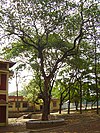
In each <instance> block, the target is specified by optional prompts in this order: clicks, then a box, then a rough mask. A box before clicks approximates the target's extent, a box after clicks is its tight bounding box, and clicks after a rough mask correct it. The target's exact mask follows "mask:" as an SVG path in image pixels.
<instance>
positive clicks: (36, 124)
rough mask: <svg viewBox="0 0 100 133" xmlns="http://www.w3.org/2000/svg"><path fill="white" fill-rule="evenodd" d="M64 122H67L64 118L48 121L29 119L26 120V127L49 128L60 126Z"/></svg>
mask: <svg viewBox="0 0 100 133" xmlns="http://www.w3.org/2000/svg"><path fill="white" fill-rule="evenodd" d="M64 123H65V120H64V119H59V120H48V121H35V120H29V121H27V122H26V128H27V129H40V128H48V127H55V126H60V125H63V124H64Z"/></svg>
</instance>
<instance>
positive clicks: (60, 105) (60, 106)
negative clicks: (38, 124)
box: [59, 93, 62, 114]
mask: <svg viewBox="0 0 100 133" xmlns="http://www.w3.org/2000/svg"><path fill="white" fill-rule="evenodd" d="M61 108H62V93H61V96H60V104H59V114H61Z"/></svg>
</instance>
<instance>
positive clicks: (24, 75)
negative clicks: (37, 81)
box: [8, 69, 32, 93]
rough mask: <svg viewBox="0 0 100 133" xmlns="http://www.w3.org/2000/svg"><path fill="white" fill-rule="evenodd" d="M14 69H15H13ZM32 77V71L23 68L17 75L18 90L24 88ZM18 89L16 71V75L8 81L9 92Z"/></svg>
mask: <svg viewBox="0 0 100 133" xmlns="http://www.w3.org/2000/svg"><path fill="white" fill-rule="evenodd" d="M13 71H14V69H13ZM31 79H32V72H31V71H29V70H23V71H21V72H20V74H18V77H17V83H18V90H22V89H23V87H24V86H25V85H27V84H28V83H29V81H30V80H31ZM14 91H17V87H16V74H15V72H14V75H13V77H12V78H11V79H9V82H8V93H11V92H14Z"/></svg>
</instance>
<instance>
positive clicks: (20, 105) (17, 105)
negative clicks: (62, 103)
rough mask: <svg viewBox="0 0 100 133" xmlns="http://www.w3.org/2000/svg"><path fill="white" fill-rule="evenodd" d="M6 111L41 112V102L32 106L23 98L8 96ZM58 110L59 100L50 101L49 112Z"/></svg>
mask: <svg viewBox="0 0 100 133" xmlns="http://www.w3.org/2000/svg"><path fill="white" fill-rule="evenodd" d="M8 105H9V106H8V111H9V112H16V111H41V110H42V106H43V105H42V102H41V103H38V104H32V103H30V102H28V101H27V100H26V99H25V98H24V97H23V96H18V97H17V96H8ZM58 109H59V100H58V99H54V98H53V99H51V103H50V111H57V110H58Z"/></svg>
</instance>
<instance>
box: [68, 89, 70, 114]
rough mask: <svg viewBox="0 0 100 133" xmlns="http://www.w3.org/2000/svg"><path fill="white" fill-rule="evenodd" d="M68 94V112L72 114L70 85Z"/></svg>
mask: <svg viewBox="0 0 100 133" xmlns="http://www.w3.org/2000/svg"><path fill="white" fill-rule="evenodd" d="M68 94H69V98H68V99H69V102H68V114H70V87H69V92H68Z"/></svg>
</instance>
